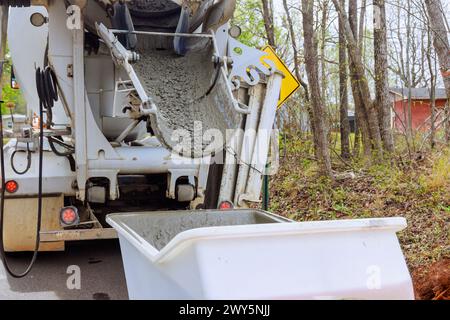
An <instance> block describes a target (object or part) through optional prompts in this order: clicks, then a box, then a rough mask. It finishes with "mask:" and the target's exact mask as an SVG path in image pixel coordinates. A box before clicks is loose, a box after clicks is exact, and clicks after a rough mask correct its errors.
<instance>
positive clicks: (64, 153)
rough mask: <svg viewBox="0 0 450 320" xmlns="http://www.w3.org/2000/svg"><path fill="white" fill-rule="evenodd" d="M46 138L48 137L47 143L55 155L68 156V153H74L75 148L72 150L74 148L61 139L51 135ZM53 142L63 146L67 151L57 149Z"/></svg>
mask: <svg viewBox="0 0 450 320" xmlns="http://www.w3.org/2000/svg"><path fill="white" fill-rule="evenodd" d="M47 139H48V143H49V145H50V149H52V151H53V153H54V154H56V155H57V156H59V157H68V156H70V155H72V154H74V153H75V150H74V148H73V147H72V146H69V145H68V144H65V143H64V142H62V141H61V140H58V139H56V138H53V137H48V138H47ZM55 144H58V145H60V146H62V147H64V148H65V149H66V150H67V151H63V152H61V151H59V150H58V149H57V148H56V146H55Z"/></svg>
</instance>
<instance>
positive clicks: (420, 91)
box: [389, 88, 447, 100]
mask: <svg viewBox="0 0 450 320" xmlns="http://www.w3.org/2000/svg"><path fill="white" fill-rule="evenodd" d="M389 91H390V92H391V93H393V94H396V95H399V96H401V97H403V98H404V99H408V94H409V89H408V88H389ZM430 92H431V89H430V88H411V98H412V99H413V100H430ZM436 100H447V94H446V92H445V89H444V88H436Z"/></svg>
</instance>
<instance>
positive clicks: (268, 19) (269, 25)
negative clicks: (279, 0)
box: [261, 0, 276, 48]
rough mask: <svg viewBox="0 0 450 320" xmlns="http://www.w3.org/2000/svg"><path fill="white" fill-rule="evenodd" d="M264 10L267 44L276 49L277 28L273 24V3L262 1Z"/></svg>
mask: <svg viewBox="0 0 450 320" xmlns="http://www.w3.org/2000/svg"><path fill="white" fill-rule="evenodd" d="M261 1H262V9H263V19H264V28H265V29H266V34H267V42H268V43H269V45H270V46H271V47H273V48H276V42H275V26H274V23H273V3H272V0H261Z"/></svg>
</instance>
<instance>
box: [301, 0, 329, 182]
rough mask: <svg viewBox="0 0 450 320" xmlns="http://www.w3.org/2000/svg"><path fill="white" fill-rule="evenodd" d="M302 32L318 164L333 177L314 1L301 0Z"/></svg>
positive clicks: (326, 173)
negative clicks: (318, 55)
mask: <svg viewBox="0 0 450 320" xmlns="http://www.w3.org/2000/svg"><path fill="white" fill-rule="evenodd" d="M302 15H303V33H304V51H305V64H306V73H307V75H308V82H309V87H310V93H311V104H312V107H313V108H312V109H313V113H314V118H313V121H314V124H315V135H316V139H315V140H316V141H317V144H318V145H317V150H318V154H319V158H318V159H317V160H318V162H319V166H320V168H321V171H322V173H323V174H325V175H327V176H329V177H331V178H332V177H333V173H332V169H331V158H330V150H329V148H328V139H327V131H328V130H327V128H326V125H325V119H324V115H325V112H324V106H323V100H322V97H321V93H320V85H319V61H318V57H317V53H318V50H317V39H316V34H315V31H314V3H313V1H310V0H302Z"/></svg>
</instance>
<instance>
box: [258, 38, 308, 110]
mask: <svg viewBox="0 0 450 320" xmlns="http://www.w3.org/2000/svg"><path fill="white" fill-rule="evenodd" d="M263 51H264V52H266V53H267V56H264V57H263V58H262V59H263V60H264V59H269V60H272V61H273V62H274V63H275V65H276V67H277V69H278V70H279V71H281V72H282V73H283V74H284V79H283V82H282V83H281V93H280V101H279V102H278V107H281V106H282V105H283V103H285V102H286V100H287V99H289V98H290V97H291V96H292V95H293V94H294V93H295V92H296V91H297V90H298V89H299V88H300V82H299V81H298V80H297V78H296V77H295V76H294V75H293V74H292V72H291V71H290V70H289V69H288V67H287V66H286V65H285V64H284V62H283V61H282V60H281V59H280V57H278V55H277V54H276V53H275V50H273V48H272V47H271V46H266V47H264V49H263Z"/></svg>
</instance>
